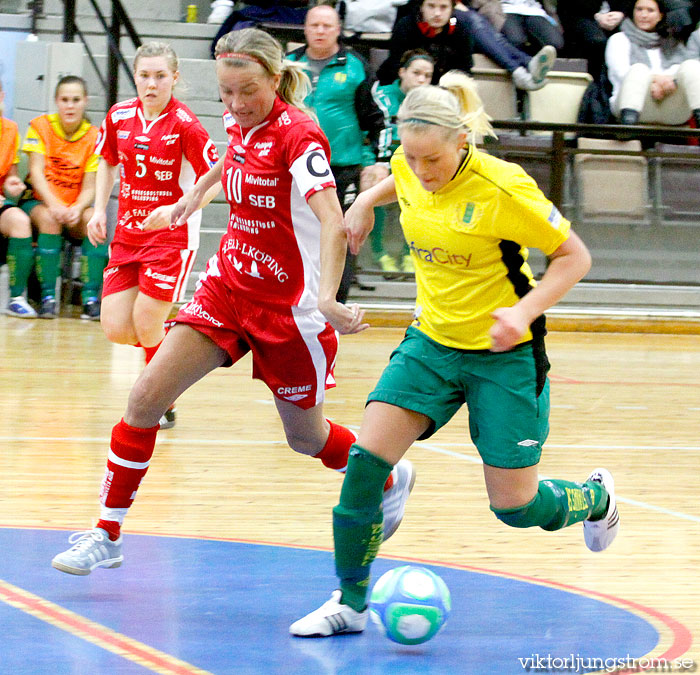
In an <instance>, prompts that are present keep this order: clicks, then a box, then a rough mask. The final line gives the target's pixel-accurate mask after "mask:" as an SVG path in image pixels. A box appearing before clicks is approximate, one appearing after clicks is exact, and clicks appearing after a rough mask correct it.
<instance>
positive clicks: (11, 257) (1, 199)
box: [0, 82, 36, 319]
mask: <svg viewBox="0 0 700 675" xmlns="http://www.w3.org/2000/svg"><path fill="white" fill-rule="evenodd" d="M4 99H5V92H4V91H3V88H2V82H0V234H2V236H3V237H7V239H8V242H7V266H8V268H9V270H10V301H9V303H8V305H7V313H8V314H10V315H12V316H17V317H19V318H21V319H35V318H36V312H35V311H34V308H33V307H32V306H31V305H30V304H29V303H28V302H27V300H26V298H25V297H24V292H25V290H26V289H27V279H28V278H29V274H30V272H31V271H32V267H33V265H34V249H33V248H32V226H31V224H30V222H29V216H27V214H26V213H24V212H23V211H22V210H21V209H18V208H17V207H16V206H15V205H14V204H13V203H8V202H7V201H6V200H5V196H7V197H9V198H12V199H16V198H17V197H19V196H20V195H21V194H22V192H24V190H25V188H26V185H25V184H24V183H23V182H22V180H21V178H20V177H19V175H18V173H17V165H18V164H19V145H20V135H19V131H18V129H17V125H16V124H15V123H14V122H13V121H12V120H8V119H7V118H5V117H3V116H2V113H3V101H4Z"/></svg>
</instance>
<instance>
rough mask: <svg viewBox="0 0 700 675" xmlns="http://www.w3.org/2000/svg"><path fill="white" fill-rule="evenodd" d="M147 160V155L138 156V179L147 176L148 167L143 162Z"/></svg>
mask: <svg viewBox="0 0 700 675" xmlns="http://www.w3.org/2000/svg"><path fill="white" fill-rule="evenodd" d="M144 159H146V155H136V167H137V169H136V178H143V177H144V176H145V175H146V171H147V168H146V165H145V164H144V163H143V160H144Z"/></svg>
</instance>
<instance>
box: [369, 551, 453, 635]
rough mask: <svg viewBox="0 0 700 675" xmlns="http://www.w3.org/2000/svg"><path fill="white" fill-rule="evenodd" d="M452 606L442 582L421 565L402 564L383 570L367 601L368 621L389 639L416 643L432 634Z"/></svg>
mask: <svg viewBox="0 0 700 675" xmlns="http://www.w3.org/2000/svg"><path fill="white" fill-rule="evenodd" d="M451 609H452V601H451V599H450V591H449V589H448V588H447V585H446V584H445V582H444V581H443V580H442V579H441V578H440V577H439V576H438V575H437V574H435V573H434V572H431V571H430V570H429V569H426V568H425V567H417V566H415V565H404V566H403V567H396V568H394V569H393V570H389V571H388V572H386V573H384V574H383V575H382V576H381V577H379V579H378V580H377V583H376V584H374V588H373V589H372V594H371V596H370V600H369V612H370V616H371V617H372V621H374V623H375V624H377V626H378V627H379V630H381V631H382V633H384V634H385V635H386V636H387V637H388V638H389V639H390V640H393V641H394V642H398V643H400V644H402V645H418V644H421V642H426V641H427V640H430V638H432V637H434V636H435V635H436V634H437V633H438V631H439V630H440V629H441V628H442V627H443V625H444V624H445V621H447V617H448V616H449V615H450V610H451Z"/></svg>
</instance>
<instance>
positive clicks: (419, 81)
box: [363, 49, 435, 278]
mask: <svg viewBox="0 0 700 675" xmlns="http://www.w3.org/2000/svg"><path fill="white" fill-rule="evenodd" d="M434 65H435V62H434V61H433V58H432V56H430V54H428V52H426V51H424V50H422V49H412V50H410V51H408V52H406V53H405V54H404V55H403V57H402V58H401V65H400V66H399V77H398V79H397V80H395V81H394V82H392V83H391V84H385V85H383V86H379V85H378V84H375V87H374V95H375V98H376V100H377V103H378V104H379V107H380V108H381V109H382V111H383V112H384V117H385V120H386V124H387V126H388V127H389V128H390V129H391V145H390V150H391V152H392V154H393V152H394V151H395V150H396V148H398V147H399V145H400V144H401V141H400V140H399V133H398V128H397V126H396V115H397V114H398V112H399V107H400V106H401V104H402V103H403V100H404V99H405V98H406V94H408V92H409V91H411V90H412V89H415V88H416V87H420V86H422V85H424V84H430V82H431V80H432V79H433V68H434ZM363 187H365V186H364V185H363ZM369 187H372V186H367V189H369ZM389 213H391V211H389V210H388V209H386V208H384V207H383V206H379V207H377V208H376V209H374V228H373V229H372V232H371V234H370V244H371V245H372V253H373V254H374V258H375V260H376V261H377V264H378V265H379V267H380V268H381V270H382V272H384V273H385V274H386V275H390V276H394V275H396V274H398V273H399V272H404V273H405V274H413V273H414V271H415V269H414V266H413V259H412V258H411V252H410V250H409V248H408V244H407V243H406V241H405V240H404V244H403V253H402V255H401V270H399V267H398V265H397V264H396V260H395V259H394V257H393V256H391V255H390V254H389V253H387V252H386V250H385V248H384V224H385V220H386V218H387V216H388V215H389ZM402 238H403V237H402ZM390 276H387V278H390Z"/></svg>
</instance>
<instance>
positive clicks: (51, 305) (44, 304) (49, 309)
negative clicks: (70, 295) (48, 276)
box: [39, 295, 56, 319]
mask: <svg viewBox="0 0 700 675" xmlns="http://www.w3.org/2000/svg"><path fill="white" fill-rule="evenodd" d="M39 318H40V319H55V318H56V298H54V297H53V296H51V295H49V296H47V297H45V298H42V300H41V307H40V308H39Z"/></svg>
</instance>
